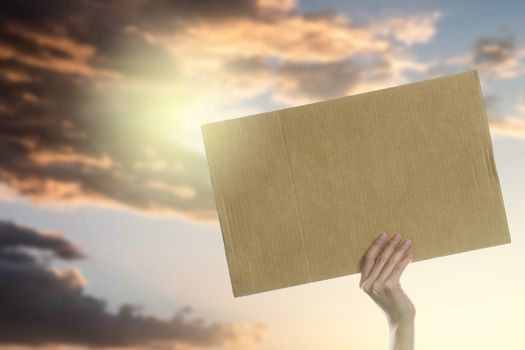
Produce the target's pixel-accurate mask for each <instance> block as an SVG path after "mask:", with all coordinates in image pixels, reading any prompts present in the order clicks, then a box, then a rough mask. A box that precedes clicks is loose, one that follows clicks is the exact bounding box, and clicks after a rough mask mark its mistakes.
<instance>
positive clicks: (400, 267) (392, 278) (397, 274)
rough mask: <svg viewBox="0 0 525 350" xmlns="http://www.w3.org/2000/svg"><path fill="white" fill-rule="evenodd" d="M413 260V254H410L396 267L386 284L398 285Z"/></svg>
mask: <svg viewBox="0 0 525 350" xmlns="http://www.w3.org/2000/svg"><path fill="white" fill-rule="evenodd" d="M411 260H412V253H408V254H407V255H406V256H405V257H404V258H403V259H401V261H400V262H399V263H398V264H397V265H396V266H395V267H394V269H393V270H392V272H391V273H390V275H389V276H388V277H387V279H386V281H385V283H392V284H397V283H398V282H399V279H400V278H401V274H403V271H405V268H406V267H407V266H408V264H409V263H410V261H411Z"/></svg>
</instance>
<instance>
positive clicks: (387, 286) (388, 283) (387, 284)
mask: <svg viewBox="0 0 525 350" xmlns="http://www.w3.org/2000/svg"><path fill="white" fill-rule="evenodd" d="M396 287H397V285H396V283H394V282H391V281H386V282H385V286H384V288H385V290H387V291H393V290H395V289H396Z"/></svg>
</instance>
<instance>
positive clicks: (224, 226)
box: [201, 124, 241, 298]
mask: <svg viewBox="0 0 525 350" xmlns="http://www.w3.org/2000/svg"><path fill="white" fill-rule="evenodd" d="M206 130H207V127H206V125H204V124H203V125H201V137H202V142H203V145H204V153H205V158H206V164H207V165H208V176H209V178H210V183H211V187H212V192H213V197H214V202H215V208H216V210H217V217H218V218H219V228H220V231H221V232H220V234H221V237H222V244H223V248H224V251H225V252H226V254H225V255H226V264H227V270H228V276H229V277H230V281H233V278H232V275H231V271H232V266H233V261H234V259H233V257H231V256H230V254H234V243H233V240H232V239H231V236H230V231H229V224H228V222H227V216H225V218H224V220H223V219H221V215H219V210H220V209H219V208H220V207H221V205H220V203H219V194H218V193H217V192H216V187H215V186H213V175H212V170H211V166H210V162H209V161H208V148H207V146H206V133H207V131H206ZM226 236H227V237H228V239H229V241H230V242H231V250H232V252H231V253H230V250H229V249H227V247H228V244H227V243H226ZM230 288H231V290H232V294H233V296H234V298H237V297H239V296H241V295H239V294H240V293H239V292H238V291H236V290H235V287H234V285H233V283H230Z"/></svg>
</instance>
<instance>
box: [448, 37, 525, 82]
mask: <svg viewBox="0 0 525 350" xmlns="http://www.w3.org/2000/svg"><path fill="white" fill-rule="evenodd" d="M524 58H525V49H524V48H521V47H518V46H517V45H516V42H515V39H514V37H513V36H508V37H499V38H497V37H481V38H478V39H477V40H476V41H475V42H474V44H473V45H472V50H471V52H470V53H468V54H464V55H460V56H454V57H450V58H448V59H446V60H445V61H446V64H448V65H451V66H463V67H467V68H469V69H477V70H478V71H479V72H480V75H482V76H483V77H484V78H486V79H490V80H493V79H507V78H514V77H517V76H520V75H523V74H525V62H524V61H523V60H524Z"/></svg>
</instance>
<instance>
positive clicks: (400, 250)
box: [376, 239, 412, 285]
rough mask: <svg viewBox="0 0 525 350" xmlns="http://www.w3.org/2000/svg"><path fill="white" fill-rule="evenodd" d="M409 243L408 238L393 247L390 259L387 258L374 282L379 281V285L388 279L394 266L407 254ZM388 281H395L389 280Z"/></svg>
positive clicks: (410, 242) (410, 243)
mask: <svg viewBox="0 0 525 350" xmlns="http://www.w3.org/2000/svg"><path fill="white" fill-rule="evenodd" d="M411 245H412V241H411V240H409V239H406V240H404V241H403V242H400V243H399V245H398V246H397V247H396V248H395V251H394V253H393V254H392V255H391V256H390V259H388V261H387V262H386V264H385V266H384V267H383V269H382V270H381V272H380V273H379V275H378V276H377V279H376V283H379V285H381V284H383V283H384V282H385V281H386V280H387V279H388V277H389V276H390V274H391V273H392V271H393V270H394V269H395V267H396V266H397V265H398V264H399V263H400V262H401V261H402V260H403V258H405V257H406V256H407V253H408V252H409V248H410V246H411ZM389 282H396V281H393V280H389Z"/></svg>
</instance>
